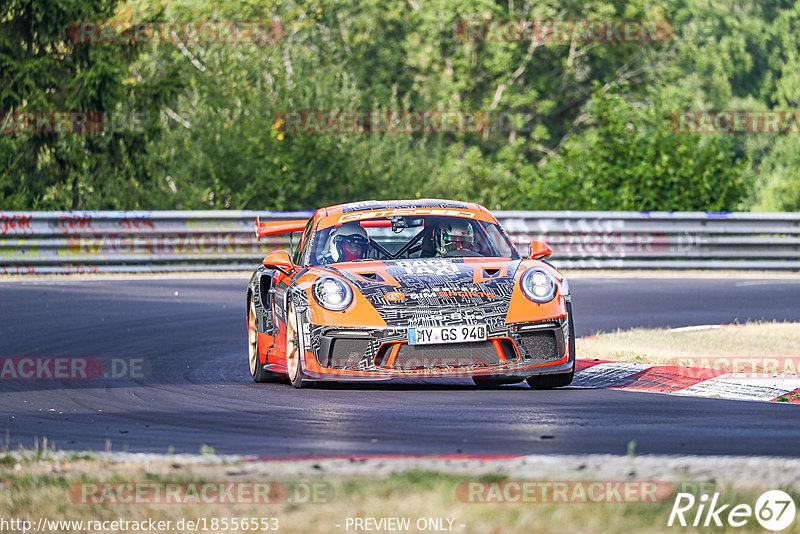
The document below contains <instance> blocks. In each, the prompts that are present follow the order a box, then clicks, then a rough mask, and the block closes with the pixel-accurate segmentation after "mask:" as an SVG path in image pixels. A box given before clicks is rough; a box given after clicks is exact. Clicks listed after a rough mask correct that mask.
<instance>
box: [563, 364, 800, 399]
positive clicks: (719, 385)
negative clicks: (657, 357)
mask: <svg viewBox="0 0 800 534" xmlns="http://www.w3.org/2000/svg"><path fill="white" fill-rule="evenodd" d="M570 387H572V388H582V389H596V388H597V389H599V388H610V389H624V390H631V391H646V392H651V393H668V394H672V395H687V396H693V397H714V398H721V399H733V400H753V401H768V402H783V403H797V404H800V375H778V374H758V375H752V374H746V373H730V372H727V371H723V370H720V369H713V368H705V367H683V366H678V365H650V364H643V363H621V362H611V361H606V360H581V359H578V360H577V361H576V362H575V379H574V380H573V382H572V384H571V385H570Z"/></svg>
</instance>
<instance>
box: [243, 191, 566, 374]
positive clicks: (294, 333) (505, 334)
mask: <svg viewBox="0 0 800 534" xmlns="http://www.w3.org/2000/svg"><path fill="white" fill-rule="evenodd" d="M288 232H302V236H301V238H300V241H299V243H298V244H297V245H296V247H295V250H294V251H293V253H292V256H291V257H290V256H289V254H288V253H287V252H286V251H284V250H276V251H274V252H271V253H270V254H268V255H267V257H265V258H264V261H263V264H262V265H261V266H259V267H258V269H256V271H255V272H254V273H253V276H252V277H251V279H250V283H249V285H248V288H247V328H248V341H249V343H248V346H249V360H250V373H251V375H252V377H253V380H255V381H256V382H267V381H270V380H273V379H276V378H281V377H285V376H288V379H289V382H291V384H292V385H293V386H294V387H298V388H299V387H302V386H303V385H304V384H309V383H312V382H314V381H320V380H333V381H339V380H342V381H352V380H387V379H402V378H452V377H470V378H472V380H473V381H474V382H475V384H477V385H499V384H511V383H517V382H522V381H523V380H527V382H528V384H530V386H531V387H532V388H535V389H549V388H554V387H560V386H566V385H569V384H570V383H571V382H572V377H573V374H574V371H575V341H574V340H575V334H574V329H573V325H572V308H571V303H570V292H569V284H568V283H567V280H566V279H565V278H564V276H563V275H562V274H561V273H559V272H558V271H557V270H556V269H555V268H554V267H553V266H552V265H550V264H549V263H547V261H546V259H547V257H548V256H549V255H550V254H551V253H552V251H551V249H550V247H548V246H547V245H546V244H545V243H541V242H538V241H533V242H532V243H531V249H530V252H529V254H528V257H525V258H523V257H520V255H519V253H518V252H517V250H516V249H515V248H514V245H513V244H512V243H511V241H510V240H509V239H508V236H507V235H506V233H505V231H504V230H503V229H502V228H501V227H500V225H499V223H498V222H497V219H495V217H494V216H493V215H492V214H491V213H490V212H489V211H488V210H487V209H486V208H484V207H483V206H480V205H478V204H472V203H465V202H453V201H448V200H399V201H368V202H358V203H353V204H343V205H339V206H332V207H329V208H321V209H319V210H317V211H315V212H314V214H313V215H312V216H311V218H310V219H309V220H301V221H279V222H261V221H259V220H258V219H256V235H257V236H258V237H259V239H260V238H261V237H263V236H266V235H274V234H280V233H288Z"/></svg>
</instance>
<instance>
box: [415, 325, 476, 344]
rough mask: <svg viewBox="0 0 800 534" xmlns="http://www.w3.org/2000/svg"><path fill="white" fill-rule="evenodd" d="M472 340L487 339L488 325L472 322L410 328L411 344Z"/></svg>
mask: <svg viewBox="0 0 800 534" xmlns="http://www.w3.org/2000/svg"><path fill="white" fill-rule="evenodd" d="M472 341H486V325H482V324H472V325H463V326H436V327H429V328H409V329H408V344H409V345H433V344H436V343H469V342H472Z"/></svg>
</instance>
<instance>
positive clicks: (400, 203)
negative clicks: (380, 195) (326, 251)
mask: <svg viewBox="0 0 800 534" xmlns="http://www.w3.org/2000/svg"><path fill="white" fill-rule="evenodd" d="M393 208H449V209H462V210H474V211H483V212H488V211H489V210H487V209H486V208H484V207H483V206H481V205H480V204H476V203H474V202H461V201H458V200H443V199H439V198H420V199H414V200H364V201H361V202H351V203H349V204H337V205H335V206H329V207H327V208H321V209H320V211H324V212H325V213H324V214H323V217H329V216H331V215H338V214H341V213H351V212H354V211H368V210H384V209H393Z"/></svg>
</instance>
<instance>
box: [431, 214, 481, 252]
mask: <svg viewBox="0 0 800 534" xmlns="http://www.w3.org/2000/svg"><path fill="white" fill-rule="evenodd" d="M435 241H436V255H437V256H476V255H479V254H477V253H476V252H474V251H473V250H472V246H473V245H474V243H475V232H474V231H473V229H472V226H470V224H469V223H468V222H467V221H462V220H460V219H452V220H449V221H447V222H445V223H441V224H439V226H438V228H437V229H436V237H435Z"/></svg>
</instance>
